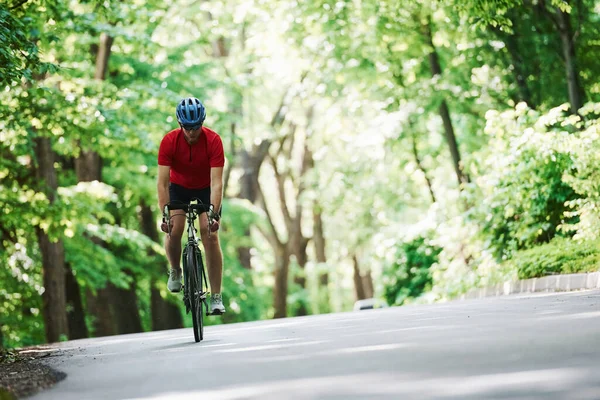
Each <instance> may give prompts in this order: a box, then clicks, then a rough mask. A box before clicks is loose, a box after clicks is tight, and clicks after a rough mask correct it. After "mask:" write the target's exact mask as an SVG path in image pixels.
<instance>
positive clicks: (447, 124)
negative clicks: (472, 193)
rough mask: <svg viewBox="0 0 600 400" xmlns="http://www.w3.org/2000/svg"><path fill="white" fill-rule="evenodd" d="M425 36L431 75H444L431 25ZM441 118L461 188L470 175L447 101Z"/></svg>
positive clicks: (425, 31)
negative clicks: (462, 155) (463, 167)
mask: <svg viewBox="0 0 600 400" xmlns="http://www.w3.org/2000/svg"><path fill="white" fill-rule="evenodd" d="M422 28H423V35H424V36H425V41H426V44H427V45H428V46H429V47H430V53H429V66H430V68H431V75H432V76H436V75H440V76H441V75H442V67H441V65H440V61H439V58H438V54H437V51H436V48H435V46H434V44H433V35H432V32H431V24H430V23H429V24H424V25H423V26H422ZM439 113H440V117H441V118H442V122H443V124H444V133H445V136H446V142H447V143H448V147H449V148H450V154H451V155H452V162H453V165H454V172H455V173H456V178H457V179H458V184H459V186H460V185H461V184H463V183H468V182H469V177H468V175H466V174H464V173H463V171H462V166H461V158H460V151H459V149H458V144H457V142H456V135H455V134H454V127H453V126H452V119H451V118H450V111H449V110H448V104H447V103H446V100H442V102H441V103H440V107H439Z"/></svg>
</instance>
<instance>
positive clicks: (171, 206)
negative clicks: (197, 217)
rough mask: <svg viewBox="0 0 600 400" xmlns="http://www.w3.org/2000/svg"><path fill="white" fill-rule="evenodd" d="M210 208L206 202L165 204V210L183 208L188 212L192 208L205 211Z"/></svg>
mask: <svg viewBox="0 0 600 400" xmlns="http://www.w3.org/2000/svg"><path fill="white" fill-rule="evenodd" d="M209 208H210V207H209V206H208V205H206V204H204V203H198V204H186V203H167V204H165V210H164V211H173V210H183V211H185V212H186V213H187V212H189V211H190V210H195V211H202V212H204V211H208V209H209Z"/></svg>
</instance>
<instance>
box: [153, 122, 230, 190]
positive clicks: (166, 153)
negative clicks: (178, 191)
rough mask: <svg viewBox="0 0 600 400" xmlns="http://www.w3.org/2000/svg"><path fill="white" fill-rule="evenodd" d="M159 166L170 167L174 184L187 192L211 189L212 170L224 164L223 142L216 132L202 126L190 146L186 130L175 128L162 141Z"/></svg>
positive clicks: (159, 151)
mask: <svg viewBox="0 0 600 400" xmlns="http://www.w3.org/2000/svg"><path fill="white" fill-rule="evenodd" d="M158 165H165V166H168V167H171V171H170V181H171V182H172V183H175V184H177V185H180V186H183V187H185V188H188V189H204V188H207V187H210V169H211V168H218V167H223V166H224V165H225V156H224V154H223V142H222V141H221V137H220V136H219V135H218V134H217V133H216V132H215V131H213V130H211V129H209V128H207V127H204V126H203V127H202V134H201V135H200V139H199V140H198V141H197V142H196V143H194V144H192V145H190V144H189V143H188V142H187V141H186V140H185V136H184V134H183V130H182V129H181V128H177V129H174V130H172V131H171V132H169V133H167V134H166V135H165V137H164V138H163V139H162V141H161V142H160V148H159V150H158Z"/></svg>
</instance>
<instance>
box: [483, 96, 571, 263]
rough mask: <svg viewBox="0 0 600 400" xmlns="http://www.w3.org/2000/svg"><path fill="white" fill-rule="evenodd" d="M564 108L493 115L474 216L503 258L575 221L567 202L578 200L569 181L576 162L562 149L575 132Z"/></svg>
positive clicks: (543, 240) (546, 239)
mask: <svg viewBox="0 0 600 400" xmlns="http://www.w3.org/2000/svg"><path fill="white" fill-rule="evenodd" d="M564 111H565V108H564V107H559V108H556V109H553V110H550V111H549V112H548V113H547V114H545V115H542V114H540V113H539V112H536V111H534V110H531V109H528V108H527V107H526V106H525V105H524V104H520V105H518V106H517V108H516V109H515V110H509V111H504V112H502V113H496V112H494V111H490V112H489V113H488V120H487V121H488V122H487V125H486V133H487V134H488V135H490V143H489V147H488V148H486V149H485V151H484V152H483V153H484V161H483V162H482V163H481V164H480V166H479V167H480V168H481V170H482V171H485V173H484V174H481V175H480V176H478V177H477V190H480V191H481V192H480V196H481V197H480V198H479V199H478V200H477V201H478V204H477V208H476V209H474V210H473V211H472V213H471V217H472V218H475V219H477V220H478V221H481V224H482V234H483V235H484V238H485V240H487V241H488V243H489V247H490V248H492V249H493V250H494V253H495V254H496V256H497V257H498V258H499V259H504V258H506V257H509V256H510V254H511V253H512V252H514V251H517V250H521V249H526V248H530V247H532V246H535V245H538V244H542V243H547V242H549V241H550V240H551V239H552V238H553V237H554V236H555V235H556V234H557V230H558V228H559V226H560V225H561V224H562V223H565V222H570V221H573V219H572V218H568V217H567V216H566V215H565V212H566V211H567V210H568V207H567V204H566V203H567V202H568V201H572V200H575V199H576V198H577V197H578V196H577V194H576V193H575V191H574V190H573V188H572V187H571V186H569V185H568V184H567V183H565V182H564V181H563V175H564V174H567V173H569V172H572V171H573V170H574V166H573V159H572V157H571V156H570V154H568V153H564V152H562V151H561V149H560V148H559V147H560V146H561V143H562V142H563V141H565V140H567V139H568V137H569V135H570V133H569V131H573V130H574V129H575V127H574V126H573V123H574V122H575V121H574V120H573V118H571V117H569V116H568V115H566V114H565V112H564Z"/></svg>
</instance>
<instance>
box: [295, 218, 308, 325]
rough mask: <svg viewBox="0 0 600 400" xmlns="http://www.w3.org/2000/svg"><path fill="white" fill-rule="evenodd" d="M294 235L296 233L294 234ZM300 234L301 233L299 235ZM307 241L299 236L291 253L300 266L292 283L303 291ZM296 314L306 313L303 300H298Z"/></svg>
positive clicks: (304, 289)
mask: <svg viewBox="0 0 600 400" xmlns="http://www.w3.org/2000/svg"><path fill="white" fill-rule="evenodd" d="M296 218H300V217H296ZM295 235H296V234H295ZM300 236H301V235H300ZM307 244H308V241H307V240H304V238H301V240H300V243H295V244H294V250H293V253H294V254H295V256H296V261H297V262H298V267H299V268H300V271H301V272H300V275H296V276H295V277H294V283H295V284H296V285H298V286H300V287H301V288H302V289H301V290H303V291H306V263H307V261H308V255H307V254H306V247H307ZM295 315H296V316H303V315H308V304H307V302H306V301H305V300H300V301H299V304H298V308H296V313H295Z"/></svg>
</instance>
